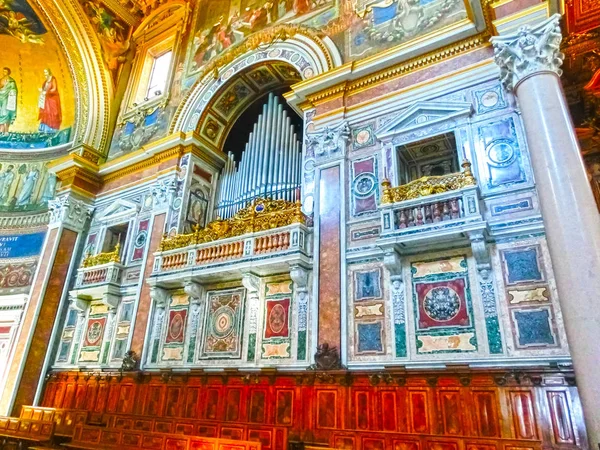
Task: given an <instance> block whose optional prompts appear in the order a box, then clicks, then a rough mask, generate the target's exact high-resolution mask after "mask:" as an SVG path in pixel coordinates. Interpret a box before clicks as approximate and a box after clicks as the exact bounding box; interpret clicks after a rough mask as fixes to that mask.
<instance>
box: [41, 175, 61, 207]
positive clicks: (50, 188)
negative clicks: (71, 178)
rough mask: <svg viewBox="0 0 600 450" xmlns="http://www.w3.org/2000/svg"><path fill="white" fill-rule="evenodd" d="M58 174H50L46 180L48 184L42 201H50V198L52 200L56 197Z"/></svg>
mask: <svg viewBox="0 0 600 450" xmlns="http://www.w3.org/2000/svg"><path fill="white" fill-rule="evenodd" d="M56 181H57V180H56V175H55V174H53V173H49V174H48V179H47V180H46V185H45V186H44V193H43V194H42V198H41V199H40V201H41V202H42V203H46V202H48V200H52V199H53V198H54V193H55V191H56Z"/></svg>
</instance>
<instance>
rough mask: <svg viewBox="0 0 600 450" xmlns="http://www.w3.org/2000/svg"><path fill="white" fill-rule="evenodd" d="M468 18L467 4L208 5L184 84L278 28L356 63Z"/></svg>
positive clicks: (288, 0) (226, 1)
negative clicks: (319, 37)
mask: <svg viewBox="0 0 600 450" xmlns="http://www.w3.org/2000/svg"><path fill="white" fill-rule="evenodd" d="M465 18H467V9H466V6H465V0H352V1H350V0H271V1H263V0H259V1H257V0H208V1H206V2H204V6H203V7H202V8H197V9H196V11H195V13H194V19H193V25H192V30H191V35H190V39H189V43H188V51H187V61H186V82H185V83H184V84H185V85H186V86H189V85H191V84H192V83H193V82H194V81H195V80H196V78H197V77H195V75H198V74H199V73H200V72H201V69H202V68H203V67H204V66H205V65H206V64H207V63H208V62H210V61H211V60H213V59H214V58H215V57H217V56H219V55H220V54H221V53H223V52H225V51H226V50H228V49H229V48H232V47H234V46H236V45H238V44H240V43H241V42H242V41H243V40H244V39H246V38H247V37H248V36H249V35H251V34H252V33H255V32H257V31H262V30H264V29H267V28H269V27H273V26H275V25H278V24H284V23H285V24H294V25H301V26H305V27H308V28H312V29H314V30H316V31H319V32H322V33H324V34H325V35H328V36H329V37H330V38H332V39H333V41H334V42H335V43H336V44H337V46H338V48H339V50H340V51H341V52H342V54H343V55H344V57H345V59H346V60H354V59H360V58H364V57H366V56H370V55H373V54H375V53H377V52H379V51H382V50H385V49H387V48H390V47H393V46H396V45H399V44H401V43H404V42H407V41H409V40H411V39H414V38H416V37H418V36H420V35H423V34H425V33H428V32H431V31H433V30H435V29H437V28H441V27H444V26H446V25H450V24H453V23H456V22H458V21H461V20H463V19H465Z"/></svg>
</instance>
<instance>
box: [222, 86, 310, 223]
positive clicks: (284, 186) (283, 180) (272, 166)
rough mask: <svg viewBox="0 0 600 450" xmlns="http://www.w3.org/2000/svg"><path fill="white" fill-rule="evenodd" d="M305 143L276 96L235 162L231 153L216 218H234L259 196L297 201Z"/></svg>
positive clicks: (259, 117)
mask: <svg viewBox="0 0 600 450" xmlns="http://www.w3.org/2000/svg"><path fill="white" fill-rule="evenodd" d="M301 166H302V143H301V141H300V139H299V136H298V135H297V134H296V132H295V131H294V126H293V125H292V121H291V117H290V116H289V115H288V113H287V111H286V110H285V109H284V108H283V105H282V104H281V103H280V102H279V100H278V99H277V97H276V96H274V95H273V94H269V99H268V101H267V103H265V105H264V106H263V109H262V113H261V114H260V115H259V116H258V120H257V122H256V123H255V124H254V128H253V130H252V132H251V133H250V136H249V138H248V142H247V143H246V146H245V148H244V151H243V152H242V157H241V159H240V162H239V163H236V161H235V159H234V155H233V153H232V152H229V153H228V158H227V163H226V164H225V168H224V169H223V172H222V177H221V182H220V192H219V198H218V203H217V215H218V216H219V217H221V218H222V219H227V218H229V217H231V216H233V215H234V214H235V213H236V212H237V211H238V210H240V209H241V208H243V207H245V206H246V204H247V203H248V202H249V201H251V200H253V199H254V198H257V197H268V198H272V199H283V200H288V201H294V200H296V191H297V188H298V186H299V185H300V175H301Z"/></svg>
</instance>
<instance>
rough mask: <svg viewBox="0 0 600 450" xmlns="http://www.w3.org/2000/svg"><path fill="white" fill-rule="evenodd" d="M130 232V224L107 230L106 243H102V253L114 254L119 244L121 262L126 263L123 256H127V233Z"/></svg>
mask: <svg viewBox="0 0 600 450" xmlns="http://www.w3.org/2000/svg"><path fill="white" fill-rule="evenodd" d="M128 230H129V224H128V223H125V224H121V225H115V226H113V227H109V228H107V229H106V235H105V236H104V242H103V243H102V252H103V253H106V252H112V251H114V250H115V248H116V246H117V243H118V244H119V246H120V249H119V256H120V257H121V261H124V258H123V256H124V255H125V250H126V249H125V242H126V240H127V231H128Z"/></svg>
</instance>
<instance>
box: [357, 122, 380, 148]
mask: <svg viewBox="0 0 600 450" xmlns="http://www.w3.org/2000/svg"><path fill="white" fill-rule="evenodd" d="M374 144H375V130H374V129H373V125H367V126H364V127H360V128H354V129H353V130H352V147H353V148H354V150H359V149H361V148H365V147H370V146H372V145H374Z"/></svg>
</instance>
